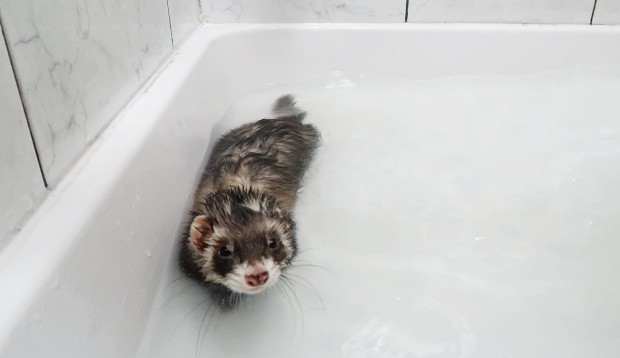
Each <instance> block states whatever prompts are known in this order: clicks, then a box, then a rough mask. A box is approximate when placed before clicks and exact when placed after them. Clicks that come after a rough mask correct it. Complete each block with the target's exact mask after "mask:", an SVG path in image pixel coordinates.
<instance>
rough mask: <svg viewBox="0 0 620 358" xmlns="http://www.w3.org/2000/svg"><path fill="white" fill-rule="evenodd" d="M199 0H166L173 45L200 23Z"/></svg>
mask: <svg viewBox="0 0 620 358" xmlns="http://www.w3.org/2000/svg"><path fill="white" fill-rule="evenodd" d="M198 1H199V0H168V9H169V11H170V28H171V30H172V38H173V39H174V46H175V47H176V46H178V45H180V44H181V43H182V42H183V40H185V38H186V37H187V36H188V35H189V34H190V33H191V32H192V31H193V30H194V29H196V27H198V25H199V24H200V10H199V2H198Z"/></svg>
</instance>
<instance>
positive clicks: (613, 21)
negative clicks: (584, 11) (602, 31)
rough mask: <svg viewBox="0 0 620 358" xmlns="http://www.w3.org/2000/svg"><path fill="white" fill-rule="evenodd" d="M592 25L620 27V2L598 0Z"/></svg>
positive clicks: (618, 0)
mask: <svg viewBox="0 0 620 358" xmlns="http://www.w3.org/2000/svg"><path fill="white" fill-rule="evenodd" d="M592 24H594V25H620V0H598V1H597V3H596V11H595V12H594V18H593V19H592Z"/></svg>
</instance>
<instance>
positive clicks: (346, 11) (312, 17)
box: [201, 0, 406, 23]
mask: <svg viewBox="0 0 620 358" xmlns="http://www.w3.org/2000/svg"><path fill="white" fill-rule="evenodd" d="M201 3H202V11H203V13H204V16H205V18H206V21H207V22H212V23H222V22H403V21H405V8H406V6H405V5H406V0H380V1H377V0H201Z"/></svg>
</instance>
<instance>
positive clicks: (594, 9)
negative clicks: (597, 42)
mask: <svg viewBox="0 0 620 358" xmlns="http://www.w3.org/2000/svg"><path fill="white" fill-rule="evenodd" d="M597 1H598V0H594V6H593V7H592V15H591V16H590V25H592V20H594V12H595V11H596V2H597Z"/></svg>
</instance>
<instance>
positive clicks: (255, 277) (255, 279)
mask: <svg viewBox="0 0 620 358" xmlns="http://www.w3.org/2000/svg"><path fill="white" fill-rule="evenodd" d="M268 279H269V272H267V271H262V272H259V273H257V274H252V275H245V282H246V283H247V284H248V285H250V286H252V287H257V286H262V285H264V284H265V282H267V280H268Z"/></svg>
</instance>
